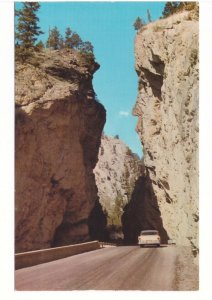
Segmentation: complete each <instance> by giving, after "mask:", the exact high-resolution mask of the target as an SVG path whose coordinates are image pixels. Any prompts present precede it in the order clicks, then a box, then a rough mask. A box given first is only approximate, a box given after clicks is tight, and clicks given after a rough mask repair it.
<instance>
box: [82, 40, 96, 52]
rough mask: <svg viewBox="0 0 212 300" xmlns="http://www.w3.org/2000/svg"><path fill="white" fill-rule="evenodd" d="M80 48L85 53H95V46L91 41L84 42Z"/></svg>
mask: <svg viewBox="0 0 212 300" xmlns="http://www.w3.org/2000/svg"><path fill="white" fill-rule="evenodd" d="M80 48H81V51H83V52H85V53H93V45H92V44H91V42H89V41H86V42H82V44H81V47H80Z"/></svg>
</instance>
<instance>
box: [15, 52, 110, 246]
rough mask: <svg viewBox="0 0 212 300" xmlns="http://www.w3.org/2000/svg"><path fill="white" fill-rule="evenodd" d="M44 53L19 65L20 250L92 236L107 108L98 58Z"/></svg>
mask: <svg viewBox="0 0 212 300" xmlns="http://www.w3.org/2000/svg"><path fill="white" fill-rule="evenodd" d="M38 61H39V62H40V65H39V66H36V67H35V66H32V65H18V64H17V65H16V149H15V154H16V159H15V161H16V201H15V207H16V217H15V221H16V228H15V235H16V244H15V247H16V252H21V251H29V250H35V249H41V248H47V247H50V246H59V245H65V244H69V243H75V242H82V241H87V240H89V239H90V234H89V228H88V218H89V215H90V214H91V211H92V209H93V208H94V206H95V203H96V201H97V199H98V197H97V187H96V184H95V177H94V174H93V168H94V167H95V165H96V162H97V157H98V150H99V146H100V140H101V133H102V129H103V126H104V123H105V115H106V114H105V109H104V107H103V106H102V105H101V104H100V103H98V102H96V101H95V99H94V97H95V93H94V91H93V87H92V76H93V73H94V72H95V70H96V69H97V68H98V65H97V64H96V63H95V62H94V61H90V60H89V61H86V59H85V57H81V56H80V54H78V53H76V52H74V51H60V52H58V51H46V52H43V53H41V54H39V57H38ZM88 94H89V96H88ZM92 95H93V96H92Z"/></svg>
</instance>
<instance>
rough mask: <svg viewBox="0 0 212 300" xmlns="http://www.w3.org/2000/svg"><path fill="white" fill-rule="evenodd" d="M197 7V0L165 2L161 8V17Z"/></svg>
mask: <svg viewBox="0 0 212 300" xmlns="http://www.w3.org/2000/svg"><path fill="white" fill-rule="evenodd" d="M197 8H198V2H179V1H177V2H166V5H165V7H164V10H163V13H162V14H163V18H167V17H169V16H171V15H173V14H175V13H177V12H181V11H183V10H188V11H191V10H194V9H197Z"/></svg>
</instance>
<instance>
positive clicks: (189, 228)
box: [133, 11, 199, 255]
mask: <svg viewBox="0 0 212 300" xmlns="http://www.w3.org/2000/svg"><path fill="white" fill-rule="evenodd" d="M198 28H199V23H198V16H197V15H195V13H193V12H187V11H185V12H182V13H178V14H174V15H173V16H170V17H168V18H166V19H161V20H158V21H156V22H153V23H150V24H148V25H146V26H144V27H142V28H141V30H140V31H139V32H138V33H137V35H136V39H135V57H136V64H135V67H136V71H137V74H138V77H139V86H138V97H137V102H136V104H135V107H134V109H133V114H134V115H135V116H138V123H137V128H136V129H137V132H138V134H139V136H140V139H141V141H142V144H143V149H144V164H145V166H146V170H147V172H148V174H149V178H150V180H151V185H152V188H153V192H154V194H155V196H156V198H157V202H158V206H159V209H160V212H161V216H162V220H163V225H164V228H165V229H166V231H167V233H168V236H169V237H170V238H172V239H175V240H176V242H177V244H181V245H190V246H192V249H193V254H194V255H196V254H197V253H198V219H199V217H198V132H199V129H198V98H199V92H198V87H199V86H198V82H199V67H198V38H199V36H198Z"/></svg>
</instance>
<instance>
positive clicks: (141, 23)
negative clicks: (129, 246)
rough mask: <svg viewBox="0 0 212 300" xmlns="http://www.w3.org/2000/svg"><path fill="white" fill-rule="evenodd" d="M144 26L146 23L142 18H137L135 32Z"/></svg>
mask: <svg viewBox="0 0 212 300" xmlns="http://www.w3.org/2000/svg"><path fill="white" fill-rule="evenodd" d="M143 25H144V22H143V21H142V19H141V18H140V17H137V19H136V20H135V22H134V24H133V26H134V28H135V30H139V29H141V27H142V26H143Z"/></svg>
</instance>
